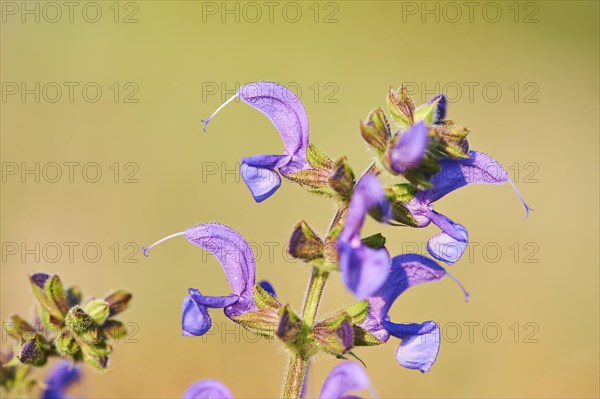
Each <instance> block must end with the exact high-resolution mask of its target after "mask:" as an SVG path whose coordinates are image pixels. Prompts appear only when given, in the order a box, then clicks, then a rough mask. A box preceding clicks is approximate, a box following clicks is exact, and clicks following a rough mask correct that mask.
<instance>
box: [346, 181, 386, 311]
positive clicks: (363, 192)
mask: <svg viewBox="0 0 600 399" xmlns="http://www.w3.org/2000/svg"><path fill="white" fill-rule="evenodd" d="M373 208H377V209H378V211H379V213H380V214H381V215H383V219H387V215H388V214H389V203H388V200H387V197H386V196H385V194H384V192H383V188H382V187H381V184H380V183H379V180H378V179H377V178H376V177H375V176H373V175H364V176H363V177H362V178H361V179H360V180H359V182H358V183H357V185H356V187H355V189H354V194H353V195H352V199H351V201H350V206H349V208H348V214H347V216H346V223H345V225H344V228H343V229H342V231H341V232H340V234H339V236H338V238H337V250H338V258H339V265H340V272H341V274H342V279H343V281H344V283H345V284H346V286H347V287H348V289H350V290H351V291H352V292H353V293H354V294H355V295H356V297H357V298H359V299H362V298H365V297H367V296H369V295H371V294H373V293H374V292H375V291H377V289H379V287H381V286H382V285H383V283H384V282H385V280H386V278H387V276H388V272H389V268H390V255H389V253H388V251H387V249H386V248H385V247H381V248H370V247H369V246H367V245H366V244H365V243H364V242H363V241H362V240H361V229H362V226H363V224H364V222H365V218H366V216H367V213H368V212H369V210H371V209H373Z"/></svg>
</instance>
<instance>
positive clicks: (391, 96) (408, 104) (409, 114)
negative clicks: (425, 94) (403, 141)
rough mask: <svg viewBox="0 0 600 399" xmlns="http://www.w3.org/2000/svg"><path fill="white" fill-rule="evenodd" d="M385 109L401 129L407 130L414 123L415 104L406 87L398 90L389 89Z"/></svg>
mask: <svg viewBox="0 0 600 399" xmlns="http://www.w3.org/2000/svg"><path fill="white" fill-rule="evenodd" d="M387 107H388V110H389V111H390V114H391V115H392V118H393V119H394V121H395V122H396V123H397V124H398V125H399V126H400V128H402V129H407V128H408V127H410V126H411V125H412V124H413V123H414V110H415V104H414V103H413V101H412V99H411V98H410V95H409V94H408V90H407V89H406V87H401V88H400V89H398V90H393V89H392V88H390V90H389V91H388V96H387Z"/></svg>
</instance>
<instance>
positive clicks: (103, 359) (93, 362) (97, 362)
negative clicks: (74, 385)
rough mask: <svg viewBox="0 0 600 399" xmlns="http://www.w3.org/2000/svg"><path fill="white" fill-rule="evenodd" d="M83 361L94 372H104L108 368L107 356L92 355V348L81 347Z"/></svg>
mask: <svg viewBox="0 0 600 399" xmlns="http://www.w3.org/2000/svg"><path fill="white" fill-rule="evenodd" d="M81 351H82V353H83V360H84V361H85V362H86V363H87V364H89V365H90V366H92V367H93V368H95V369H96V370H100V371H106V369H107V368H108V356H98V355H95V354H94V351H93V350H92V348H91V347H90V346H88V345H82V346H81Z"/></svg>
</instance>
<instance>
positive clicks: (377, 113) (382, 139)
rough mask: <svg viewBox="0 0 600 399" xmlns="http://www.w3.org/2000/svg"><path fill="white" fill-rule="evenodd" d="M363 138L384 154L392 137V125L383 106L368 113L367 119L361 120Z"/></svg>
mask: <svg viewBox="0 0 600 399" xmlns="http://www.w3.org/2000/svg"><path fill="white" fill-rule="evenodd" d="M360 134H361V136H362V138H363V139H364V140H365V141H366V142H367V144H369V145H370V146H371V147H372V148H374V149H375V150H376V151H377V153H379V154H383V153H384V152H385V149H386V148H387V145H388V142H389V140H390V137H391V131H390V125H389V122H388V120H387V118H386V116H385V113H384V112H383V110H382V109H381V108H376V109H374V110H373V111H371V112H370V113H369V115H367V120H366V121H364V122H363V121H361V122H360Z"/></svg>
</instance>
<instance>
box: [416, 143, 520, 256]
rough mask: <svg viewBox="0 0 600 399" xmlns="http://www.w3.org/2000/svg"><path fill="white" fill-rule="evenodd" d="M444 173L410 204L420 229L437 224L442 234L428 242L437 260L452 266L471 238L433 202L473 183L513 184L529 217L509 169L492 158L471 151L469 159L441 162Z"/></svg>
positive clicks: (463, 228)
mask: <svg viewBox="0 0 600 399" xmlns="http://www.w3.org/2000/svg"><path fill="white" fill-rule="evenodd" d="M439 164H440V171H439V172H438V173H436V174H435V175H433V176H432V178H431V180H430V181H431V184H432V187H430V188H427V189H424V190H420V191H419V192H418V193H417V194H416V195H415V197H414V198H413V199H412V200H410V201H409V202H408V203H407V204H406V208H407V209H408V210H409V211H410V212H411V214H412V215H413V216H414V218H415V220H416V221H417V223H418V227H425V226H427V225H428V224H429V223H430V222H433V223H434V224H435V225H436V226H438V227H439V228H440V229H441V230H442V231H441V232H440V233H438V234H436V235H434V236H433V237H431V239H430V240H429V241H428V243H427V250H428V251H429V253H430V254H431V256H433V257H434V258H436V259H439V260H441V261H444V262H446V263H447V264H449V265H452V264H453V263H455V262H456V261H457V260H458V259H459V258H460V257H461V255H462V254H463V252H464V251H465V249H466V247H467V244H468V241H469V235H468V232H467V229H466V228H465V227H464V226H462V225H460V224H458V223H455V222H454V221H452V220H451V219H450V218H448V217H446V216H444V215H442V214H440V213H437V212H436V211H434V210H433V205H432V204H433V203H434V202H435V201H437V200H439V199H440V198H442V197H444V196H445V195H446V194H448V193H450V192H452V191H454V190H456V189H458V188H460V187H464V186H467V185H469V184H504V183H506V182H509V183H510V184H511V185H512V187H513V188H514V190H515V191H516V193H517V195H518V196H519V198H520V199H521V201H522V202H523V205H524V206H525V210H526V212H527V215H529V211H530V210H531V208H529V206H527V204H526V203H525V201H524V200H523V197H521V194H520V193H519V191H518V190H517V188H516V186H515V185H514V183H513V182H512V180H510V178H509V177H508V173H507V172H506V170H505V169H504V168H503V167H502V166H501V165H500V164H499V163H498V162H496V161H495V160H494V159H493V158H492V157H490V156H489V155H486V154H484V153H482V152H477V151H469V158H463V159H444V160H441V161H440V163H439Z"/></svg>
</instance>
